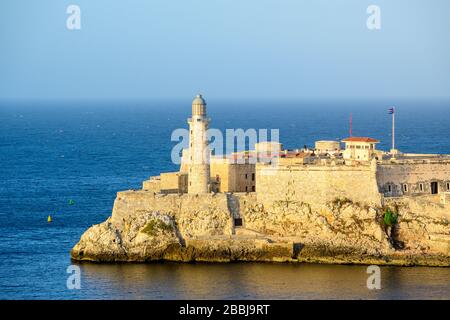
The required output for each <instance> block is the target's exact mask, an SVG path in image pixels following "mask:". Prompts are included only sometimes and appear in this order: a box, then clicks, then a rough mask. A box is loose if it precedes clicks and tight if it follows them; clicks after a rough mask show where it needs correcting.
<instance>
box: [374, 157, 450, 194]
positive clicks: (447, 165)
mask: <svg viewBox="0 0 450 320" xmlns="http://www.w3.org/2000/svg"><path fill="white" fill-rule="evenodd" d="M377 181H378V188H379V190H380V192H381V193H384V194H385V195H387V196H402V195H412V194H430V193H431V182H433V181H435V182H437V183H438V191H439V193H441V192H445V191H447V183H450V162H449V161H442V162H425V161H424V162H423V163H417V162H415V163H404V162H403V163H386V164H384V163H383V164H379V165H378V167H377ZM402 184H407V186H408V191H407V192H404V191H403V190H402ZM420 184H423V188H424V190H423V191H421V190H420ZM388 185H391V190H392V192H391V193H389V192H388Z"/></svg>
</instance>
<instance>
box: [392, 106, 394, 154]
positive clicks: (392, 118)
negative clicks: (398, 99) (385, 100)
mask: <svg viewBox="0 0 450 320" xmlns="http://www.w3.org/2000/svg"><path fill="white" fill-rule="evenodd" d="M392 152H395V111H394V112H392Z"/></svg>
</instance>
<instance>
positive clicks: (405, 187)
mask: <svg viewBox="0 0 450 320" xmlns="http://www.w3.org/2000/svg"><path fill="white" fill-rule="evenodd" d="M403 192H408V185H407V184H406V183H405V184H404V185H403Z"/></svg>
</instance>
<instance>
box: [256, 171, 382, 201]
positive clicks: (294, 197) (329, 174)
mask: <svg viewBox="0 0 450 320" xmlns="http://www.w3.org/2000/svg"><path fill="white" fill-rule="evenodd" d="M256 172H257V177H256V179H257V183H256V192H257V199H258V202H259V203H261V204H265V205H270V204H273V203H274V202H280V201H281V202H305V203H309V204H311V205H317V206H320V205H324V204H327V203H329V202H332V201H333V200H335V199H337V198H349V199H351V200H352V201H354V202H360V203H365V204H373V205H380V204H381V195H380V193H379V192H378V187H377V181H376V177H375V171H373V170H372V169H371V166H369V165H355V166H344V165H338V166H319V165H318V166H313V165H308V166H292V167H289V166H286V167H278V168H277V167H275V168H272V167H270V166H257V170H256Z"/></svg>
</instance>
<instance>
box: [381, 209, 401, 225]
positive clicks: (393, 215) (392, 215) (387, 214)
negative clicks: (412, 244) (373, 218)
mask: <svg viewBox="0 0 450 320" xmlns="http://www.w3.org/2000/svg"><path fill="white" fill-rule="evenodd" d="M397 221H398V213H397V212H392V211H391V209H390V208H387V209H386V210H385V211H384V213H383V222H384V224H385V225H387V226H389V227H392V226H393V225H395V224H397Z"/></svg>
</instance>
